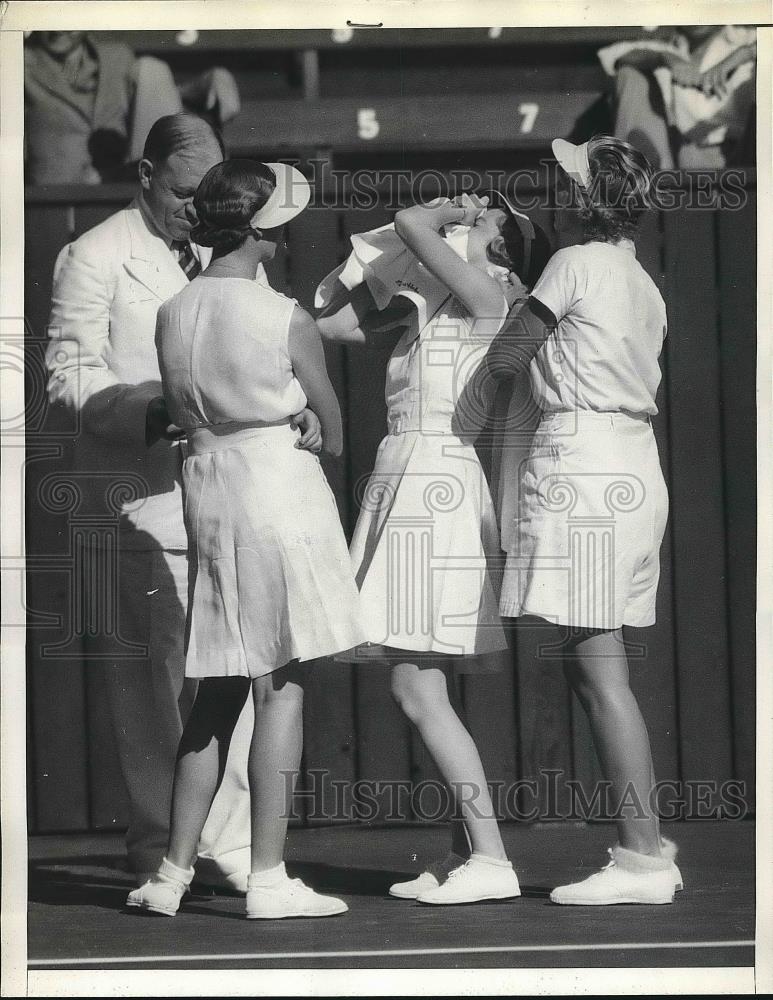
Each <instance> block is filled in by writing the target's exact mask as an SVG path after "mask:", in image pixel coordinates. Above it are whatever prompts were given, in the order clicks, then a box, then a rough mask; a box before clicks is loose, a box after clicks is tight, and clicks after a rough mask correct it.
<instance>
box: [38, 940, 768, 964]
mask: <svg viewBox="0 0 773 1000" xmlns="http://www.w3.org/2000/svg"><path fill="white" fill-rule="evenodd" d="M753 947H754V941H667V942H664V943H656V942H653V943H651V944H646V943H644V942H642V941H634V942H631V941H622V942H620V943H617V942H613V941H609V942H604V943H602V944H503V945H482V946H481V947H479V948H394V949H389V950H384V951H263V952H244V953H235V954H231V955H117V956H116V955H113V956H111V957H109V958H32V959H30V960H29V962H28V963H27V964H28V965H29V966H34V965H113V964H119V965H128V964H131V965H139V964H141V963H143V962H147V963H152V962H202V961H203V962H238V961H242V962H246V961H252V960H255V959H259V960H262V961H278V960H280V959H288V960H289V959H299V958H304V959H306V958H314V959H316V958H319V959H324V958H401V957H406V958H407V957H410V956H419V955H494V954H508V953H516V952H529V951H623V950H631V951H657V950H658V949H660V948H666V949H676V948H753Z"/></svg>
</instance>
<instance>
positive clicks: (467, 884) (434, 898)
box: [416, 854, 521, 906]
mask: <svg viewBox="0 0 773 1000" xmlns="http://www.w3.org/2000/svg"><path fill="white" fill-rule="evenodd" d="M520 895H521V887H520V886H519V884H518V876H517V875H516V874H515V871H514V870H513V866H512V864H511V863H510V862H509V861H499V860H498V859H497V858H487V857H485V856H484V855H481V854H473V855H472V857H471V858H470V859H469V860H468V861H465V862H464V864H462V865H460V866H459V867H458V868H454V870H453V871H452V872H450V873H449V876H448V878H447V879H446V881H445V882H443V884H442V885H439V886H437V888H434V889H429V890H428V891H427V892H422V893H421V894H420V895H419V896H417V897H416V898H417V900H418V902H420V903H430V904H432V905H434V906H452V905H454V904H458V903H479V902H482V901H483V900H486V899H514V898H515V897H516V896H520Z"/></svg>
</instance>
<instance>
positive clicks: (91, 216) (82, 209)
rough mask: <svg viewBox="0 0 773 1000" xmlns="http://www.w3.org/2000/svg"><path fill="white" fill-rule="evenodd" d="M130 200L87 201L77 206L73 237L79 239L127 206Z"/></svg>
mask: <svg viewBox="0 0 773 1000" xmlns="http://www.w3.org/2000/svg"><path fill="white" fill-rule="evenodd" d="M127 204H128V202H126V201H119V200H116V201H115V202H97V203H96V204H92V203H86V204H82V205H76V206H75V232H74V233H73V239H77V238H78V237H79V236H82V235H83V234H84V233H87V232H88V231H89V230H90V229H93V228H94V226H98V225H99V223H100V222H104V221H105V219H109V218H110V216H111V215H114V214H115V213H116V212H117V211H119V210H120V209H122V208H126V205H127Z"/></svg>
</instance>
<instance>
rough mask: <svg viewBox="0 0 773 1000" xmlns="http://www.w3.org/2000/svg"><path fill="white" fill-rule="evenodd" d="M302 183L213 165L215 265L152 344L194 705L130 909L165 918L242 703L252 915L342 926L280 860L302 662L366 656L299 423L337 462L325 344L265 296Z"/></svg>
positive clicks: (342, 559) (285, 175)
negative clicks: (262, 277) (157, 854)
mask: <svg viewBox="0 0 773 1000" xmlns="http://www.w3.org/2000/svg"><path fill="white" fill-rule="evenodd" d="M309 194H310V192H309V188H308V184H307V183H306V181H305V179H304V178H303V176H302V175H301V174H300V173H299V172H298V171H297V170H294V168H291V167H287V166H284V165H282V164H263V163H257V162H253V161H251V160H230V161H228V162H226V163H221V164H218V165H217V166H216V167H213V168H212V170H210V172H209V173H208V174H207V175H206V176H205V177H204V179H203V181H202V182H201V185H200V186H199V189H198V191H197V192H196V195H195V198H194V205H195V208H196V212H197V215H198V220H199V223H198V227H197V228H196V230H195V231H194V239H196V241H197V242H198V243H201V244H204V245H205V246H206V245H208V246H212V247H213V249H214V252H213V255H212V262H211V264H210V265H209V267H208V268H207V269H206V270H205V271H203V272H202V274H201V275H199V277H197V278H195V279H194V280H193V281H192V282H191V283H190V284H189V285H188V286H187V287H186V288H185V289H183V290H182V291H181V292H180V293H179V294H178V295H176V296H175V297H174V298H173V299H171V300H170V301H169V302H167V303H165V304H164V305H163V306H162V307H161V309H160V310H159V314H158V323H157V329H156V341H157V346H158V353H159V362H160V367H161V373H162V380H163V388H164V396H165V398H166V401H167V405H168V408H169V413H170V415H171V418H172V420H173V422H174V423H175V424H177V425H178V426H179V427H181V428H182V429H184V430H185V431H186V432H187V447H188V455H187V458H186V460H185V465H184V470H183V475H184V486H185V523H186V528H187V532H188V544H189V564H190V584H189V602H188V623H187V636H186V675H187V676H189V677H196V678H199V679H200V681H199V687H198V693H197V696H196V701H195V703H194V706H193V709H192V712H191V716H190V719H189V721H188V723H187V725H186V727H185V730H184V733H183V736H182V739H181V743H180V748H179V751H178V759H177V767H176V771H175V784H174V794H173V803H172V818H171V833H170V842H169V849H168V852H167V856H166V858H165V859H164V861H163V864H162V865H161V867H160V869H159V871H158V873H157V874H156V875H155V876H154V877H153V878H152V879H151V880H150V881H149V882H147V883H146V884H145V885H144V886H142V887H141V888H140V889H137V890H135V891H134V892H132V893H131V894H130V896H129V899H128V905H129V906H133V907H138V908H140V909H143V910H149V911H151V912H155V913H163V914H166V915H168V916H173V915H174V914H175V913H176V911H177V909H178V907H179V904H180V900H181V898H182V896H183V894H184V892H185V890H186V888H187V886H188V885H189V883H190V881H191V878H192V876H193V869H192V867H191V860H192V859H193V858H194V857H195V855H196V846H197V843H198V839H199V834H200V832H201V828H202V826H203V824H204V821H205V819H206V816H207V813H208V811H209V807H210V805H211V802H212V799H213V797H214V795H215V792H216V790H217V787H218V784H219V782H220V780H221V778H222V773H223V767H224V763H225V759H226V756H227V753H228V746H229V741H230V738H231V733H232V731H233V728H234V725H235V723H236V720H237V718H238V716H239V714H240V711H241V709H242V706H243V704H244V701H245V699H246V698H247V696H248V694H249V692H250V689H251V690H252V695H253V700H254V703H255V730H254V735H253V741H252V749H251V753H250V759H249V780H250V790H251V796H252V866H251V869H252V873H251V874H250V876H249V881H248V892H247V917H249V918H279V917H293V916H295V917H297V916H306V917H316V916H328V915H332V914H336V913H342V912H344V911H345V910H346V909H347V906H346V904H345V903H344V902H342V901H341V900H339V899H334V898H332V897H326V896H321V895H319V894H317V893H315V892H314V891H313V890H312V889H310V888H308V887H307V886H305V885H304V884H303V883H302V882H301V881H300V880H299V879H290V878H288V877H287V874H286V872H285V868H284V863H283V861H282V856H283V850H284V841H285V835H286V831H287V816H288V809H289V800H290V795H291V792H292V789H291V787H288V786H290V785H291V784H292V782H290V781H288V780H287V779H288V776H292V777H294V776H295V774H296V773H297V770H298V767H299V764H300V756H301V747H302V739H303V719H302V709H303V690H304V684H305V680H306V672H307V667H306V665H305V664H304V662H303V661H307V660H312V659H315V658H317V657H320V656H326V655H331V654H334V653H337V652H340V651H342V650H346V649H348V648H350V647H351V646H353V645H355V644H356V643H358V642H360V641H362V639H363V631H362V626H361V616H360V613H359V596H358V592H357V587H356V585H355V583H354V579H353V575H352V570H351V564H350V560H349V556H348V552H347V549H346V542H345V539H344V535H343V531H342V528H341V523H340V520H339V517H338V511H337V508H336V504H335V500H334V498H333V495H332V492H331V490H330V488H329V486H328V484H327V481H326V479H325V475H324V473H323V471H322V468H321V466H320V463H319V459H318V458H317V457H316V455H314V454H312V453H311V452H310V451H308V450H304V449H303V448H301V447H299V437H300V434H299V431H298V430H297V428H296V427H295V426H294V423H293V419H292V418H293V414H297V413H298V412H299V411H300V410H301V409H303V408H304V407H305V406H306V404H307V402H308V405H309V406H310V407H311V408H313V410H314V411H315V412H316V414H317V415H318V417H319V419H320V422H321V425H322V433H323V441H324V446H325V447H326V449H327V450H328V451H330V452H332V453H333V454H340V451H341V447H342V440H341V439H342V433H341V415H340V410H339V407H338V401H337V399H336V397H335V394H334V392H333V388H332V386H331V384H330V380H329V378H328V375H327V371H326V368H325V359H324V352H323V349H322V342H321V340H320V336H319V332H318V330H317V328H316V326H315V324H314V322H313V320H312V319H311V317H310V316H308V314H307V313H305V312H304V311H303V310H302V309H301V308H300V307H299V306H298V305H297V303H296V302H295V300H293V299H289V298H287V297H286V296H284V295H280V294H279V293H277V292H275V291H273V290H272V289H271V288H270V287H268V286H266V285H263V284H261V283H258V282H256V281H255V274H256V271H257V268H258V266H259V264H260V263H261V262H263V261H265V260H267V259H269V258H270V256H272V255H273V251H274V249H275V244H273V243H269V242H267V241H266V240H264V239H263V238H262V232H261V229H262V228H268V229H271V228H274V227H276V226H280V225H283V224H284V223H285V222H287V221H289V219H291V218H293V217H294V216H295V215H297V214H298V213H299V212H300V211H301V210H302V209H303V208H304V207H305V205H306V203H307V202H308V199H309Z"/></svg>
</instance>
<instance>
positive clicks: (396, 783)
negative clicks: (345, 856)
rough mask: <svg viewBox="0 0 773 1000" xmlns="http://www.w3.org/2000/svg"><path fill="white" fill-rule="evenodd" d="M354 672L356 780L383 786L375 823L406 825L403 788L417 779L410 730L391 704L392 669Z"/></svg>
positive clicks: (363, 667)
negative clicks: (402, 823) (412, 758)
mask: <svg viewBox="0 0 773 1000" xmlns="http://www.w3.org/2000/svg"><path fill="white" fill-rule="evenodd" d="M354 669H355V685H354V697H355V705H356V715H355V719H356V725H357V779H358V781H360V782H373V783H375V782H378V783H379V785H380V788H381V791H380V793H379V794H378V795H377V807H375V809H374V812H375V815H374V816H373V819H374V820H377V821H378V822H387V823H399V822H405V821H406V820H408V819H411V818H412V813H411V808H410V796H409V794H408V793H407V792H406V791H405V790H403V791H401V790H400V786H402V788H403V789H408V788H409V786H410V785H411V782H412V781H413V779H414V774H413V771H412V760H411V727H410V724H409V722H408V720H407V719H406V718H405V716H404V715H403V713H402V712H401V711H400V709H399V708H398V707H397V705H396V704H395V703H394V701H393V700H392V696H391V694H390V669H389V667H387V666H381V665H378V664H375V663H374V664H370V663H368V664H360V665H358V666H357V667H355V668H354ZM373 794H374V795H375V794H376V793H375V792H374V793H373Z"/></svg>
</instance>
